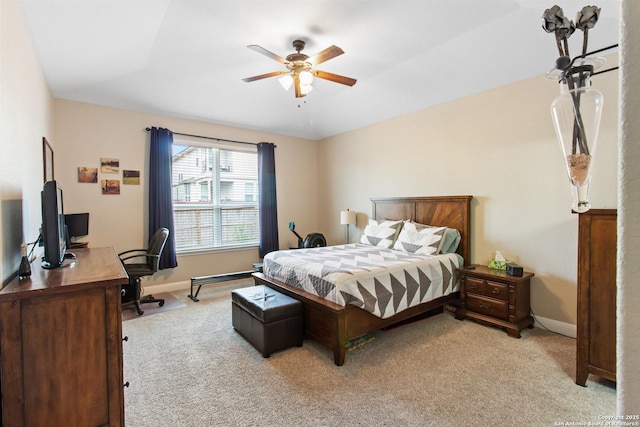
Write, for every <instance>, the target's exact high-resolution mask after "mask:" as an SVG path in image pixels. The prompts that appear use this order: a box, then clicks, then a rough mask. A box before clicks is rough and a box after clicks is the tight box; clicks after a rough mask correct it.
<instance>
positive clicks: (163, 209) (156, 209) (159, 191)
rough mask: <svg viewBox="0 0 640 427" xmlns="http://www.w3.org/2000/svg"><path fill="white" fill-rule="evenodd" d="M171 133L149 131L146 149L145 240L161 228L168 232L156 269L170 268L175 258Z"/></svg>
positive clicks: (154, 129) (168, 131)
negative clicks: (146, 209) (147, 229)
mask: <svg viewBox="0 0 640 427" xmlns="http://www.w3.org/2000/svg"><path fill="white" fill-rule="evenodd" d="M172 147H173V133H171V131H170V130H169V129H164V128H156V127H152V128H151V147H150V150H149V239H151V236H153V233H155V232H156V230H157V229H159V228H161V227H165V228H167V229H169V238H168V239H167V243H166V244H165V245H164V249H163V250H162V256H161V257H160V265H159V267H158V268H159V269H160V270H164V269H165V268H173V267H176V266H177V265H178V261H177V259H176V239H175V237H174V236H175V227H174V225H173V199H172V196H171V154H172V153H171V150H172Z"/></svg>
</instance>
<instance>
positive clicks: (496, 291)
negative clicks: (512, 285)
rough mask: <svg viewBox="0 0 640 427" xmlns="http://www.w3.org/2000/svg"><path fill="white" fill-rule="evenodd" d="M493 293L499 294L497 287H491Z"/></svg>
mask: <svg viewBox="0 0 640 427" xmlns="http://www.w3.org/2000/svg"><path fill="white" fill-rule="evenodd" d="M492 292H493V293H494V294H499V293H500V289H499V288H493V291H492Z"/></svg>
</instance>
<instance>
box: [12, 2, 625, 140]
mask: <svg viewBox="0 0 640 427" xmlns="http://www.w3.org/2000/svg"><path fill="white" fill-rule="evenodd" d="M18 1H19V2H20V3H21V5H22V7H23V11H24V14H25V20H26V22H27V26H28V28H29V31H30V32H31V35H32V38H33V42H34V45H35V48H36V51H37V55H38V57H39V59H40V62H41V64H42V68H43V70H44V74H45V76H46V79H47V81H48V83H49V86H50V88H51V91H52V93H53V95H54V96H55V97H56V98H61V99H69V100H75V101H81V102H88V103H94V104H100V105H106V106H112V107H118V108H126V109H133V110H137V111H143V112H149V113H157V114H164V115H170V116H177V117H184V118H190V119H195V120H200V121H205V122H212V123H218V124H223V125H230V126H238V127H242V128H247V129H254V130H258V131H263V132H270V133H276V134H283V135H290V136H297V137H303V138H309V139H314V140H316V139H321V138H325V137H328V136H332V135H335V134H339V133H342V132H346V131H349V130H352V129H357V128H361V127H363V126H367V125H370V124H372V123H376V122H379V121H382V120H385V119H389V118H391V117H395V116H399V115H403V114H407V113H410V112H413V111H418V110H422V109H425V108H428V107H431V106H434V105H437V104H440V103H443V102H447V101H450V100H453V99H456V98H460V97H464V96H467V95H471V94H474V93H478V92H482V91H485V90H488V89H491V88H494V87H498V86H502V85H505V84H508V83H511V82H515V81H518V80H522V79H526V78H529V77H533V76H537V75H543V74H545V73H546V72H547V71H548V70H549V69H550V68H552V66H553V64H554V61H555V58H556V57H557V56H558V54H557V49H556V47H555V41H554V37H553V35H552V34H547V33H545V32H544V31H543V30H542V28H541V23H542V21H541V16H542V13H543V11H544V10H545V9H547V8H549V7H551V6H553V5H554V4H558V5H560V6H561V7H562V8H563V9H564V11H565V14H566V15H567V16H568V17H570V18H571V19H574V17H575V14H576V12H577V11H579V10H580V9H581V8H582V6H584V5H586V4H590V3H584V1H576V0H564V1H558V0H555V1H554V0H549V1H544V0H394V1H391V0H341V1H338V0H209V1H205V0H128V1H122V0H18ZM585 1H586V0H585ZM597 5H598V6H600V7H601V8H602V12H601V16H600V21H599V22H598V24H597V25H596V27H595V28H594V29H593V30H591V31H590V33H589V40H590V41H589V50H595V49H597V48H601V47H604V46H608V45H611V44H615V43H618V31H619V28H618V27H619V25H618V18H619V2H618V0H597ZM294 39H302V40H305V41H306V42H307V46H306V48H305V50H304V51H303V52H304V53H306V54H308V55H310V56H311V55H313V54H315V53H317V52H319V51H321V50H323V49H325V48H326V47H329V46H331V45H334V44H335V45H337V46H339V47H341V48H342V49H343V50H344V51H345V54H343V55H341V56H338V57H336V58H333V59H331V60H329V61H327V62H325V63H323V64H321V65H320V66H318V68H319V69H321V70H324V71H328V72H331V73H336V74H342V75H346V76H349V77H353V78H356V79H357V80H358V82H357V83H356V85H355V86H353V87H349V86H344V85H341V84H337V83H333V82H329V81H325V80H320V79H316V80H315V81H314V91H313V92H312V93H310V94H309V95H308V96H307V97H305V98H302V99H296V98H295V97H294V94H293V90H292V89H291V90H290V91H289V92H285V91H284V90H283V89H282V87H281V86H280V84H279V83H278V79H277V78H269V79H264V80H259V81H255V82H251V83H245V82H243V81H242V80H241V79H242V78H244V77H250V76H254V75H258V74H263V73H268V72H271V71H278V70H281V69H283V68H284V66H283V65H282V64H280V63H278V62H276V61H274V60H273V59H270V58H268V57H267V56H264V55H261V54H259V53H257V52H255V51H252V50H250V49H248V48H247V47H246V46H247V45H250V44H258V45H260V46H262V47H264V48H265V49H267V50H270V51H271V52H274V53H276V54H278V55H280V56H283V57H284V56H286V55H288V54H289V53H292V52H294V50H293V48H292V46H291V42H292V41H293V40H294ZM581 43H582V32H580V31H577V32H576V34H574V35H573V37H572V38H571V39H570V44H571V53H572V55H577V54H579V53H580V52H579V51H580V49H581ZM607 53H610V52H607ZM609 65H610V64H609ZM614 65H617V64H614ZM550 84H552V83H550ZM150 125H153V124H152V123H150ZM156 125H161V123H158V124H156ZM176 131H178V132H179V131H180V130H179V129H176Z"/></svg>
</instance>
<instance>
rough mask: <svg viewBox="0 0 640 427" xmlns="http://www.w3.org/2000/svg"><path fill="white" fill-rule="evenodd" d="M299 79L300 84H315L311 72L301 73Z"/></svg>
mask: <svg viewBox="0 0 640 427" xmlns="http://www.w3.org/2000/svg"><path fill="white" fill-rule="evenodd" d="M299 77H300V84H303V85H306V86H309V85H311V83H312V82H313V74H311V73H310V72H309V71H302V72H300V75H299Z"/></svg>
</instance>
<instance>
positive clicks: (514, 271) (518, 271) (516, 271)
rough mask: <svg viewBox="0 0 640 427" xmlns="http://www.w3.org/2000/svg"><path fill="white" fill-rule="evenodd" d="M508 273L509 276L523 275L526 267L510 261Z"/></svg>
mask: <svg viewBox="0 0 640 427" xmlns="http://www.w3.org/2000/svg"><path fill="white" fill-rule="evenodd" d="M507 274H508V275H509V276H517V277H522V275H523V274H524V269H523V268H522V266H521V265H518V264H516V263H513V262H508V263H507Z"/></svg>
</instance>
